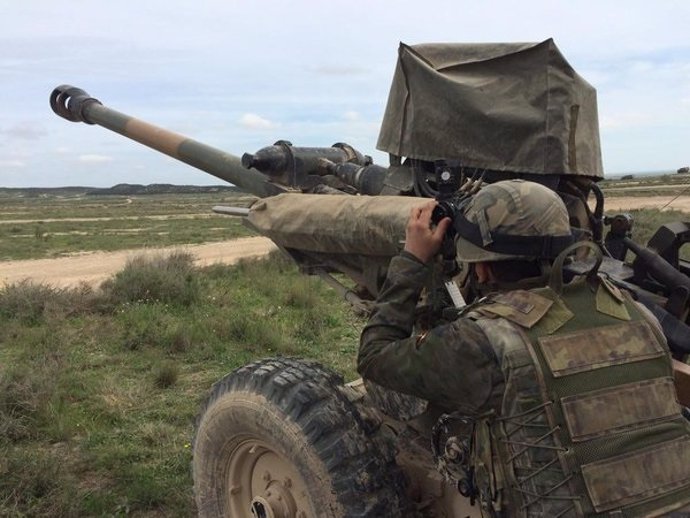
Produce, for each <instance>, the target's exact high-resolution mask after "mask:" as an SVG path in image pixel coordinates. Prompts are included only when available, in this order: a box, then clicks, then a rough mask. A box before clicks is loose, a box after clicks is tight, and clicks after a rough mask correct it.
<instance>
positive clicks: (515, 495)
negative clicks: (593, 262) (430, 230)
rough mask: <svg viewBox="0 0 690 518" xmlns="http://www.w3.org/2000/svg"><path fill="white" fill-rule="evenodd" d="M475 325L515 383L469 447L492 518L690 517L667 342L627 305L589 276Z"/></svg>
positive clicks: (484, 316) (493, 308)
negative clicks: (499, 407) (498, 409)
mask: <svg viewBox="0 0 690 518" xmlns="http://www.w3.org/2000/svg"><path fill="white" fill-rule="evenodd" d="M473 314H474V315H475V317H474V318H475V319H476V323H477V324H478V325H479V326H480V327H481V328H482V329H483V331H484V332H485V333H486V335H487V337H488V338H489V341H490V342H491V344H492V346H493V349H494V351H495V353H496V357H497V359H498V362H499V364H500V367H501V369H502V370H503V373H504V376H505V383H506V385H505V394H504V398H503V403H502V408H501V411H500V415H498V414H496V413H490V414H488V415H485V416H483V417H482V418H480V419H479V420H478V421H477V423H476V425H475V429H474V435H473V441H472V443H473V446H472V454H471V456H472V461H471V462H472V471H473V473H474V483H475V487H476V488H477V490H478V498H479V501H480V503H481V505H482V512H483V515H484V516H491V517H511V518H512V517H521V518H522V517H525V518H527V517H544V518H560V517H563V518H572V517H618V518H637V517H655V516H670V517H677V518H681V517H688V516H690V426H689V424H688V422H687V421H686V419H685V418H684V417H683V416H682V415H681V412H680V410H681V409H680V405H679V403H678V401H677V397H676V392H675V388H674V384H673V371H672V365H671V361H670V357H669V353H668V350H667V347H666V345H665V340H664V338H663V335H662V334H661V332H660V330H659V329H658V327H657V325H656V323H655V322H653V321H652V320H651V319H648V316H647V315H646V314H644V313H643V312H642V311H641V310H640V309H639V308H638V307H637V305H636V304H635V303H634V302H633V301H632V299H631V298H630V296H629V295H627V294H625V293H622V292H620V291H619V290H617V289H616V288H615V287H614V286H611V285H610V284H609V283H608V282H606V281H604V280H602V279H601V278H599V277H597V276H596V275H589V276H588V278H587V279H586V280H584V279H583V280H582V281H577V282H574V283H572V284H569V285H567V286H561V285H560V283H558V286H553V284H552V287H547V288H540V289H537V290H531V291H513V292H508V293H504V294H499V295H496V296H492V297H489V298H488V300H487V301H486V302H485V303H483V304H481V305H479V306H478V307H476V308H474V311H473Z"/></svg>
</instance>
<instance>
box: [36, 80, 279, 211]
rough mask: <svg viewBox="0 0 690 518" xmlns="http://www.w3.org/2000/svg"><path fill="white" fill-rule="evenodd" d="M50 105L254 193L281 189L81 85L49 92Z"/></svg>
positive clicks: (235, 161) (235, 159) (219, 153)
mask: <svg viewBox="0 0 690 518" xmlns="http://www.w3.org/2000/svg"><path fill="white" fill-rule="evenodd" d="M50 107H51V108H52V109H53V111H54V112H55V113H56V114H57V115H59V116H60V117H63V118H64V119H67V120H69V121H72V122H85V123H86V124H96V125H98V126H102V127H104V128H106V129H109V130H111V131H113V132H115V133H119V134H120V135H122V136H124V137H127V138H130V139H132V140H135V141H137V142H139V143H140V144H143V145H145V146H147V147H150V148H152V149H155V150H156V151H160V152H161V153H164V154H166V155H168V156H170V157H172V158H175V159H177V160H180V161H181V162H184V163H186V164H189V165H191V166H193V167H196V168H197V169H201V170H202V171H205V172H206V173H209V174H211V175H213V176H215V177H216V178H220V179H221V180H224V181H226V182H229V183H232V184H234V185H237V186H238V187H240V188H241V189H244V190H246V191H249V192H250V193H252V194H254V195H256V196H259V197H262V198H264V197H266V196H273V195H276V194H280V193H282V192H285V189H283V188H282V187H280V186H279V185H276V184H274V183H271V182H269V181H268V178H267V177H266V176H265V175H263V174H262V173H260V172H259V171H256V170H248V169H245V168H244V167H243V166H242V162H241V160H240V158H239V157H236V156H235V155H232V154H230V153H226V152H225V151H221V150H220V149H216V148H214V147H212V146H208V145H206V144H202V143H201V142H198V141H196V140H193V139H190V138H187V137H185V136H184V135H180V134H178V133H175V132H172V131H169V130H166V129H164V128H160V127H158V126H155V125H153V124H149V123H148V122H144V121H142V120H139V119H136V118H134V117H131V116H129V115H126V114H124V113H120V112H118V111H115V110H113V109H111V108H108V107H106V106H104V105H103V104H102V103H101V102H100V101H99V100H98V99H95V98H93V97H91V96H90V95H89V94H87V93H86V92H85V91H84V90H82V89H81V88H76V87H74V86H70V85H62V86H58V87H57V88H55V89H54V90H53V92H52V93H51V95H50Z"/></svg>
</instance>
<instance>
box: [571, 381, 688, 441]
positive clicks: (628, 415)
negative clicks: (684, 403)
mask: <svg viewBox="0 0 690 518" xmlns="http://www.w3.org/2000/svg"><path fill="white" fill-rule="evenodd" d="M561 405H562V406H563V414H564V416H565V420H566V423H567V424H568V430H569V431H570V436H571V437H572V440H573V442H580V441H585V440H588V439H593V438H595V437H600V436H603V435H607V434H610V433H616V432H622V431H625V430H627V429H630V428H635V427H638V426H641V425H648V424H652V423H656V422H658V421H663V420H667V419H672V418H675V417H678V416H679V415H680V407H679V406H678V402H677V401H676V389H675V386H674V384H673V379H672V378H658V379H653V380H647V381H640V382H635V383H627V384H625V385H619V386H617V387H612V388H607V389H603V390H596V391H592V392H587V393H585V394H579V395H577V396H569V397H565V398H563V399H561Z"/></svg>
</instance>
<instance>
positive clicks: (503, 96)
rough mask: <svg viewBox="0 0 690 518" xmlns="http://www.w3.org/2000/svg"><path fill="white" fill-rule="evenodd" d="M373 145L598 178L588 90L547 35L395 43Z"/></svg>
mask: <svg viewBox="0 0 690 518" xmlns="http://www.w3.org/2000/svg"><path fill="white" fill-rule="evenodd" d="M377 147H378V149H380V150H382V151H385V152H388V153H390V154H392V155H397V156H402V157H411V158H417V159H423V160H435V159H455V160H461V161H462V163H463V164H464V165H466V166H470V167H478V168H483V169H492V170H498V171H512V172H528V173H537V174H574V175H586V176H591V177H596V178H602V177H603V169H602V161H601V150H600V144H599V123H598V114H597V99H596V91H595V89H594V88H593V87H592V86H591V85H589V83H587V81H585V80H584V79H583V78H582V77H580V76H579V75H578V74H577V72H575V70H574V69H573V68H572V67H571V66H570V64H569V63H568V62H567V61H566V60H565V58H564V57H563V55H562V54H561V53H560V51H559V50H558V48H557V47H556V44H555V43H554V42H553V40H552V39H548V40H546V41H543V42H541V43H480V44H476V43H466V44H457V43H432V44H422V45H413V46H409V45H406V44H404V43H401V44H400V48H399V52H398V63H397V67H396V69H395V74H394V76H393V83H392V85H391V89H390V94H389V97H388V104H387V106H386V111H385V114H384V118H383V123H382V125H381V131H380V134H379V139H378V143H377Z"/></svg>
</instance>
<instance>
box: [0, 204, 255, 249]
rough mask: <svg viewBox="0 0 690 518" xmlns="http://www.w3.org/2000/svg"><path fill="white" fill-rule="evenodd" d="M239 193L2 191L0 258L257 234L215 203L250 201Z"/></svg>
mask: <svg viewBox="0 0 690 518" xmlns="http://www.w3.org/2000/svg"><path fill="white" fill-rule="evenodd" d="M252 199H253V198H251V197H247V196H244V195H239V194H238V195H234V194H225V193H224V194H222V195H218V194H213V193H208V194H176V195H164V194H159V195H149V196H85V195H84V194H83V193H78V194H69V195H65V194H56V195H50V194H44V195H41V196H33V197H29V196H17V195H9V194H6V193H0V260H5V261H6V260H12V259H36V258H50V257H60V256H65V255H69V254H73V253H77V252H82V251H94V250H105V251H112V250H121V249H129V248H146V247H163V246H171V245H178V244H196V243H204V242H211V241H227V240H228V239H233V238H236V237H242V236H248V235H252V233H251V232H250V231H249V230H247V229H246V228H245V227H244V226H242V224H241V223H240V221H239V219H238V218H231V217H227V216H221V215H218V214H214V213H213V212H211V207H213V206H214V205H234V206H238V207H246V206H247V205H248V204H249V202H250V201H251V200H252Z"/></svg>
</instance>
